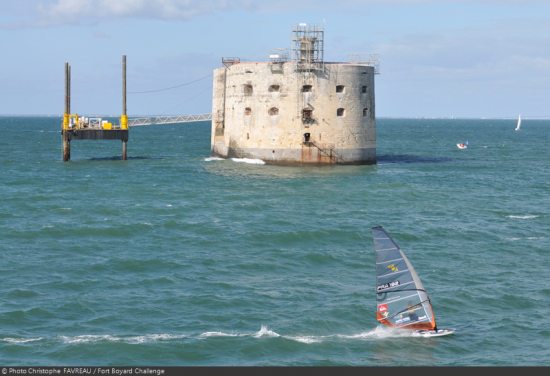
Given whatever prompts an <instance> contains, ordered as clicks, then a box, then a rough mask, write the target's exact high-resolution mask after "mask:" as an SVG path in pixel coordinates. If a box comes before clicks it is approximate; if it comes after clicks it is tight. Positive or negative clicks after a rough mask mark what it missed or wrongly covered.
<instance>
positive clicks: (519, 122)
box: [516, 114, 521, 131]
mask: <svg viewBox="0 0 550 376" xmlns="http://www.w3.org/2000/svg"><path fill="white" fill-rule="evenodd" d="M519 127H521V114H519V119H518V126H517V127H516V131H519Z"/></svg>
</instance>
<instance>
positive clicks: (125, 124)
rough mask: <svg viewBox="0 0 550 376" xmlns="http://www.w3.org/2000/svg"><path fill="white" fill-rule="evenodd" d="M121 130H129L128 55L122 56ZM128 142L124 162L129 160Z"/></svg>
mask: <svg viewBox="0 0 550 376" xmlns="http://www.w3.org/2000/svg"><path fill="white" fill-rule="evenodd" d="M121 128H124V129H128V115H126V55H122V118H121ZM127 143H128V140H122V160H123V161H125V160H127V155H126V144H127Z"/></svg>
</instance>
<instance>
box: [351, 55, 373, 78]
mask: <svg viewBox="0 0 550 376" xmlns="http://www.w3.org/2000/svg"><path fill="white" fill-rule="evenodd" d="M348 63H352V64H361V65H368V66H370V67H374V74H380V54H348Z"/></svg>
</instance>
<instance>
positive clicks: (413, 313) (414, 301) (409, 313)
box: [379, 295, 431, 327]
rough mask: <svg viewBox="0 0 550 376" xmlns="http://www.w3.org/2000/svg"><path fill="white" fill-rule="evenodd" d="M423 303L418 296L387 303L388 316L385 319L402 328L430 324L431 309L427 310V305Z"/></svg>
mask: <svg viewBox="0 0 550 376" xmlns="http://www.w3.org/2000/svg"><path fill="white" fill-rule="evenodd" d="M421 303H422V301H421V300H420V298H419V296H418V295H417V296H413V297H410V298H408V299H402V300H399V301H394V302H387V303H386V307H387V311H385V312H387V313H388V314H387V316H386V317H385V318H387V319H388V321H389V322H390V323H392V324H393V325H396V326H400V327H405V326H408V325H412V324H419V323H427V322H430V321H431V315H430V314H429V313H428V311H429V310H430V309H429V308H426V307H425V304H421ZM419 304H421V305H419ZM416 306H417V307H416ZM379 309H380V308H379ZM382 316H384V314H382Z"/></svg>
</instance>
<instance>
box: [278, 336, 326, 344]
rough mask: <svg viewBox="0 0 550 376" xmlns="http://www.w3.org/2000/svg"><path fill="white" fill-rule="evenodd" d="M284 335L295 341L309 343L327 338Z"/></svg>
mask: <svg viewBox="0 0 550 376" xmlns="http://www.w3.org/2000/svg"><path fill="white" fill-rule="evenodd" d="M283 337H284V338H287V339H291V340H293V341H297V342H302V343H308V344H309V343H317V342H321V341H322V340H323V338H326V337H316V336H283Z"/></svg>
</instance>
